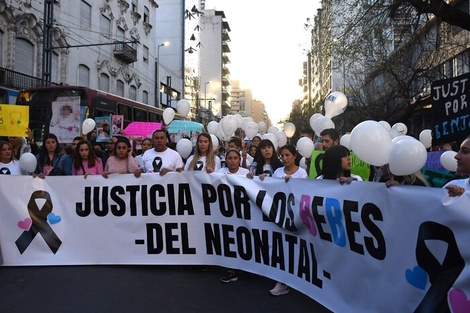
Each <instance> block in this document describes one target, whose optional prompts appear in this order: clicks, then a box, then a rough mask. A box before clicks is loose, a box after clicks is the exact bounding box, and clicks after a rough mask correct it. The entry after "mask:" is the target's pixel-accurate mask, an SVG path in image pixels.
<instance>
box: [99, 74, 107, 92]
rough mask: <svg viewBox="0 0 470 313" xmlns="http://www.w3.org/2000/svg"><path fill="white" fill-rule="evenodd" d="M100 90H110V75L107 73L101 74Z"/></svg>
mask: <svg viewBox="0 0 470 313" xmlns="http://www.w3.org/2000/svg"><path fill="white" fill-rule="evenodd" d="M100 90H102V91H106V92H109V76H108V75H107V74H105V73H101V75H100Z"/></svg>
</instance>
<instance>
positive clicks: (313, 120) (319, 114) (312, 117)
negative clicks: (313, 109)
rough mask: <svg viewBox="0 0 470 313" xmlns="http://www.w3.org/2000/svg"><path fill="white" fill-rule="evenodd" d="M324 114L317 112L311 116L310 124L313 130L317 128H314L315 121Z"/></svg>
mask: <svg viewBox="0 0 470 313" xmlns="http://www.w3.org/2000/svg"><path fill="white" fill-rule="evenodd" d="M322 116H323V114H321V113H315V114H313V115H312V116H311V117H310V120H309V124H310V127H311V128H312V129H313V130H315V128H314V125H315V122H316V121H317V119H319V118H320V117H322Z"/></svg>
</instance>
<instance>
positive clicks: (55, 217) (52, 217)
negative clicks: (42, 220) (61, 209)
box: [47, 212, 62, 224]
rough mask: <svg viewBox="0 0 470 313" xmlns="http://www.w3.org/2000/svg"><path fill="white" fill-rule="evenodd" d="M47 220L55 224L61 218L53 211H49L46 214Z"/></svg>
mask: <svg viewBox="0 0 470 313" xmlns="http://www.w3.org/2000/svg"><path fill="white" fill-rule="evenodd" d="M47 220H48V221H49V223H51V224H57V223H59V222H60V221H61V220H62V218H61V217H60V216H59V215H55V214H54V213H52V212H51V213H49V214H47Z"/></svg>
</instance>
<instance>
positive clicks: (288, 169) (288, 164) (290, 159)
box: [269, 144, 308, 296]
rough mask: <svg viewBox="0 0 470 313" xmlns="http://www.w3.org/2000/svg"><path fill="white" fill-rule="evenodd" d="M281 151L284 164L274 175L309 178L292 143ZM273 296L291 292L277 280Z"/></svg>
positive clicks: (285, 177)
mask: <svg viewBox="0 0 470 313" xmlns="http://www.w3.org/2000/svg"><path fill="white" fill-rule="evenodd" d="M279 151H280V153H281V161H282V164H283V165H284V166H283V167H279V168H277V169H276V170H275V171H274V174H273V177H277V178H284V179H285V181H286V182H288V181H289V179H291V178H308V174H307V171H305V170H304V169H303V168H301V167H300V166H298V165H296V164H295V160H296V159H297V151H296V149H295V147H294V146H293V145H291V144H287V145H284V146H282V147H281V148H280V149H279ZM269 293H270V294H271V295H273V296H281V295H284V294H287V293H289V287H288V286H287V285H285V284H283V283H282V282H279V281H278V282H276V285H275V286H274V288H273V289H271V290H269Z"/></svg>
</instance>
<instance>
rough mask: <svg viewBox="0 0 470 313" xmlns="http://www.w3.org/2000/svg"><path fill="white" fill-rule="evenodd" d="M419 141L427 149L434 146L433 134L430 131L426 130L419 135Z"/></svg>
mask: <svg viewBox="0 0 470 313" xmlns="http://www.w3.org/2000/svg"><path fill="white" fill-rule="evenodd" d="M419 141H421V143H422V144H423V146H424V147H425V148H426V149H427V148H430V147H431V145H432V133H431V130H430V129H425V130H423V131H422V132H421V133H420V134H419Z"/></svg>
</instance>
